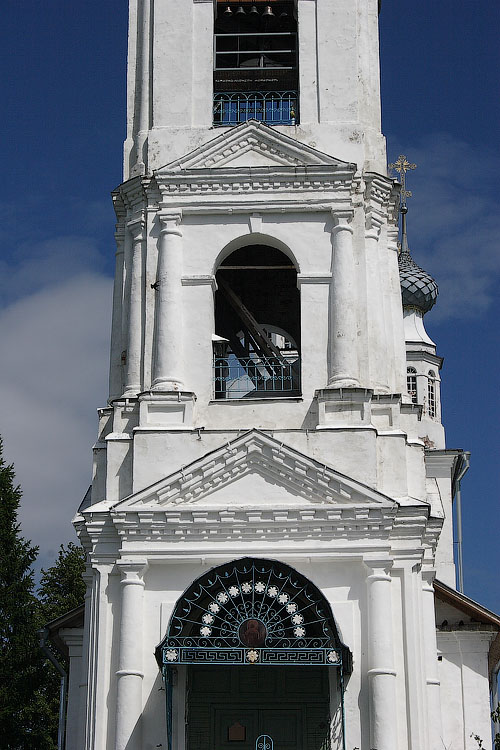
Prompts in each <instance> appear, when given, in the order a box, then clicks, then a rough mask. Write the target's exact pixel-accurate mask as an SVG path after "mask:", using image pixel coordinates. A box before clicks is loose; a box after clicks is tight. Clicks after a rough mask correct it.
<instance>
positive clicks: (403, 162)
mask: <svg viewBox="0 0 500 750" xmlns="http://www.w3.org/2000/svg"><path fill="white" fill-rule="evenodd" d="M388 166H389V169H395V170H396V172H399V180H400V182H401V205H402V206H406V199H407V198H411V191H410V190H407V189H406V173H407V172H408V170H410V169H416V168H417V165H416V164H410V162H409V161H408V159H407V158H406V156H405V155H404V154H400V155H399V156H398V160H397V161H395V162H394V164H389V165H388Z"/></svg>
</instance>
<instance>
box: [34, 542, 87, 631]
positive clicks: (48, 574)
mask: <svg viewBox="0 0 500 750" xmlns="http://www.w3.org/2000/svg"><path fill="white" fill-rule="evenodd" d="M84 569H85V551H84V549H83V547H80V546H79V545H77V544H73V542H70V543H69V544H68V546H67V548H65V547H64V545H63V544H61V547H60V549H59V554H58V557H57V561H56V563H55V564H54V565H53V566H52V567H51V568H49V569H48V570H42V578H41V581H40V588H39V599H40V603H41V605H42V607H43V612H44V616H45V619H46V621H47V622H49V621H50V620H54V619H55V618H56V617H60V616H61V615H63V614H65V612H69V611H70V610H72V609H74V608H75V607H78V606H79V605H80V604H83V599H84V596H85V583H84V580H83V578H82V574H83V571H84Z"/></svg>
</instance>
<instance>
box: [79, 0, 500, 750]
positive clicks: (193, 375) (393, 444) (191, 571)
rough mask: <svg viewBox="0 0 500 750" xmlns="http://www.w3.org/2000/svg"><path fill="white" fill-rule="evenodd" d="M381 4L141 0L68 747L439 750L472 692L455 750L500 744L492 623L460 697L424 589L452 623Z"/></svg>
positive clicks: (429, 357)
mask: <svg viewBox="0 0 500 750" xmlns="http://www.w3.org/2000/svg"><path fill="white" fill-rule="evenodd" d="M379 10H380V9H379V4H378V2H377V0H265V1H264V0H240V2H227V1H225V2H221V1H220V0H217V1H216V2H215V1H214V0H154V1H153V0H130V25H129V49H128V132H127V140H126V142H125V150H124V182H123V183H122V184H121V185H120V186H119V187H118V188H117V189H116V190H115V191H114V193H113V200H114V207H115V211H116V216H117V229H116V241H117V251H116V273H115V286H114V297H113V320H112V344H111V367H110V397H109V402H108V405H107V406H106V407H104V408H103V409H101V410H100V412H99V415H100V418H99V434H98V440H97V442H96V445H95V447H94V472H93V482H92V491H91V495H90V497H89V498H88V499H87V500H86V501H85V502H84V503H83V504H82V506H81V508H80V509H79V513H78V515H77V517H76V519H75V525H76V528H77V531H78V533H79V535H80V538H81V540H82V543H83V544H84V545H85V547H86V549H87V551H88V555H89V572H88V581H89V589H88V598H87V604H86V612H85V628H86V630H85V637H84V648H83V657H82V665H83V666H82V670H83V673H82V679H81V680H80V684H81V685H82V686H83V687H82V688H81V693H82V694H81V695H80V697H79V698H78V697H77V696H76V694H75V691H74V690H73V692H72V693H70V705H71V710H72V711H73V714H72V715H76V714H78V712H79V719H78V722H77V726H76V727H74V728H72V730H71V732H69V733H68V746H67V750H73V749H74V750H77V749H78V750H81V749H83V748H84V749H85V750H91V749H92V750H98V749H99V750H101V749H104V748H106V750H112V749H113V750H143V749H145V748H152V747H165V748H166V747H168V748H169V750H174V749H175V750H198V748H199V750H201V748H202V747H203V748H204V750H207V749H209V750H220V748H227V750H230V748H231V746H232V743H233V742H238V743H240V744H239V747H240V748H244V750H253V748H254V747H255V742H256V740H257V737H258V736H260V735H266V736H270V737H271V738H272V739H273V741H274V745H275V747H276V750H279V748H282V747H287V748H289V750H320V748H325V747H331V748H332V749H333V750H337V749H339V750H340V749H341V750H351V748H353V747H362V748H378V750H403V748H408V750H410V748H411V749H412V750H417V748H419V749H420V748H422V749H423V748H429V749H430V750H441V749H442V747H443V742H444V743H445V745H446V746H449V744H450V742H455V735H457V736H458V734H457V733H459V730H458V729H456V728H455V727H451V728H447V727H445V728H443V721H442V717H441V707H440V706H441V702H443V701H444V706H445V710H447V705H448V704H447V703H446V701H449V702H450V705H451V704H452V703H453V705H455V703H454V701H455V699H456V700H457V701H458V704H456V705H459V706H460V707H461V708H460V710H461V711H462V714H461V718H457V726H458V725H460V727H461V729H460V731H461V732H462V735H461V736H462V737H465V736H467V737H468V736H469V734H470V732H469V730H471V731H472V730H474V731H475V732H478V733H480V732H481V731H482V733H483V737H486V735H487V732H486V731H484V728H485V727H487V726H488V702H487V693H488V687H487V682H488V677H487V652H488V647H489V643H490V641H491V638H492V634H491V632H490V631H488V633H483V632H482V631H481V632H479V631H480V629H476V631H474V634H472V631H471V633H470V635H471V639H470V643H471V644H473V648H472V646H471V648H472V651H471V654H472V653H473V656H471V655H470V654H469V655H467V654H466V655H463V654H462V656H460V659H461V660H462V661H460V660H459V661H460V664H459V666H458V667H457V668H458V669H460V670H462V671H463V675H464V680H468V683H467V685H468V687H466V688H464V687H463V684H465V683H463V684H462V688H460V689H458V688H456V684H458V683H454V682H453V677H452V671H451V669H450V670H448V671H446V670H443V671H442V674H443V675H444V677H443V679H444V680H445V681H446V680H447V682H446V684H445V690H444V692H443V690H442V689H441V687H440V674H439V671H438V659H437V656H438V655H437V650H436V649H437V647H436V622H435V604H434V591H433V581H434V578H435V577H436V576H437V577H438V578H441V579H442V580H443V582H444V589H446V591H447V592H448V593H447V596H448V597H449V598H450V597H451V600H452V601H453V602H455V599H453V597H454V596H455V594H454V591H453V589H454V564H453V540H452V534H451V528H452V525H451V524H452V519H451V506H452V478H453V476H454V473H455V474H456V468H457V466H458V463H459V459H460V456H461V451H450V450H447V449H446V448H445V442H444V432H443V430H442V427H441V424H440V411H439V407H438V406H437V404H438V400H437V398H438V390H437V380H438V372H439V366H440V360H439V358H437V356H436V353H435V348H434V345H433V344H432V342H431V341H430V340H427V339H426V338H425V335H424V333H422V332H423V331H424V329H423V326H422V325H421V317H422V314H423V312H424V311H425V310H423V308H422V307H420V308H419V307H418V304H420V305H421V297H420V298H419V299H420V302H418V303H417V304H415V305H408V304H407V296H406V297H405V295H408V293H409V292H408V289H409V286H408V284H407V283H406V282H408V280H409V276H408V274H407V273H406V272H407V271H408V263H409V261H408V262H407V265H406V266H405V267H404V268H403V267H402V268H401V269H400V268H399V266H398V216H399V189H400V185H399V184H398V183H397V182H396V181H394V180H392V179H390V178H388V177H387V168H386V156H385V143H384V138H383V136H382V134H381V129H380V92H379V59H378V15H379ZM403 177H404V172H403ZM405 236H406V235H405ZM403 260H404V258H403ZM412 262H413V261H412ZM415 268H418V267H416V266H415ZM410 270H412V269H410ZM413 270H414V269H413ZM418 270H419V271H420V269H418ZM400 271H401V283H402V284H403V303H404V305H405V312H403V304H402V292H401V285H400ZM405 273H406V276H405ZM422 273H423V272H422ZM417 276H418V274H417ZM428 278H429V277H428ZM418 282H419V284H420V282H422V277H418ZM405 285H406V286H405ZM417 286H418V284H417ZM405 290H406V291H405ZM419 290H420V294H421V295H422V284H420V287H419ZM405 316H406V317H405ZM405 321H406V323H405ZM412 326H413V328H412V330H414V331H418V332H419V333H418V336H416V335H413V334H411V336H410V335H409V333H408V331H409V330H410V328H411V327H412ZM405 332H406V333H405ZM414 366H415V367H416V369H417V372H416V382H417V386H416V389H417V392H419V387H420V388H421V387H422V386H419V383H420V381H419V378H422V377H423V372H424V369H425V368H427V370H426V371H425V372H426V375H425V377H426V378H427V377H428V376H429V372H428V371H429V370H433V371H434V373H435V378H436V380H435V388H436V390H435V391H434V393H435V396H436V400H435V403H434V407H433V409H431V406H430V400H429V393H430V391H429V388H428V387H427V391H426V397H427V401H426V402H425V404H424V403H422V400H421V399H420V397H414V393H413V380H410V379H408V380H407V378H408V375H409V374H413V373H410V372H409V369H408V368H410V367H414ZM421 371H422V372H421ZM408 384H409V386H408V387H407V385H408ZM422 393H423V391H422ZM444 589H443V590H444ZM450 592H451V593H450ZM443 596H444V595H443ZM463 599H465V598H463ZM455 605H456V607H457V608H458V609H457V611H458V610H459V609H460V607H462V610H461V612H462V614H461V615H460V616H461V618H462V619H463V618H464V617H466V616H465V615H464V614H463V607H465V606H466V605H465V604H464V602H463V601H462V600H460V601H459V602H458V603H457V602H455V604H454V605H453V606H455ZM484 617H486V615H484ZM448 621H449V620H448ZM499 625H500V623H499ZM486 630H488V628H486ZM447 632H448V631H447ZM155 649H156V659H155V656H154V653H155ZM474 660H475V661H474ZM485 660H486V661H485ZM452 661H453V658H452ZM472 662H474V664H473V665H472V671H471V670H470V669H469V667H471V664H472ZM450 663H451V662H450ZM457 663H458V662H457V661H456V660H455V661H453V664H455V665H456V664H457ZM485 664H486V666H485ZM472 672H473V673H474V675H475V676H474V678H472V677H471V674H472ZM283 686H286V688H285V687H283ZM457 690H458V692H456V691H457ZM287 691H288V692H287ZM464 691H465V692H464ZM467 691H469V692H471V693H472V694H474V695H475V696H476V698H477V696H481V701H479V703H480V706H481V707H480V708H477V710H476V711H475V715H474V726H472V725H470V720H469V713H468V712H467V710H466V708H465V707H464V706H465V703H464V700H465V701H466V700H467V698H465V699H464V698H463V696H464V695H468V692H467ZM259 696H260V697H259ZM443 696H444V697H443ZM483 698H484V700H483ZM78 701H79V703H78ZM479 703H478V702H477V700H476V703H475V705H476V707H477V706H478V705H479ZM77 704H78V705H79V706H80V709H78V708H76V706H77ZM85 707H86V708H85ZM460 722H461V724H460ZM447 732H448V734H447ZM454 732H455V734H453V733H454ZM450 733H451V734H450ZM460 742H461V740H460V741H458V743H455V744H453V747H455V748H461V749H462V748H464V749H465V745H464V743H463V742H462V744H460Z"/></svg>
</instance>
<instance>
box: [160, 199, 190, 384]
mask: <svg viewBox="0 0 500 750" xmlns="http://www.w3.org/2000/svg"><path fill="white" fill-rule="evenodd" d="M159 218H160V222H161V229H160V242H159V252H158V276H157V280H156V286H157V300H156V339H155V360H154V369H153V390H155V391H181V390H182V389H183V382H182V377H181V368H182V343H183V342H182V336H183V331H182V328H183V326H182V281H181V279H182V231H181V229H180V226H179V225H180V223H181V218H182V216H181V214H180V213H162V214H160V215H159Z"/></svg>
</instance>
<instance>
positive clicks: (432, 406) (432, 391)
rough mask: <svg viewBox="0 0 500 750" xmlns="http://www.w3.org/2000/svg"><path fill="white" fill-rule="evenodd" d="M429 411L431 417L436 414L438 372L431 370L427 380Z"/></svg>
mask: <svg viewBox="0 0 500 750" xmlns="http://www.w3.org/2000/svg"><path fill="white" fill-rule="evenodd" d="M427 412H428V414H429V417H432V418H434V417H435V416H436V373H435V372H434V370H429V374H428V380H427Z"/></svg>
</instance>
